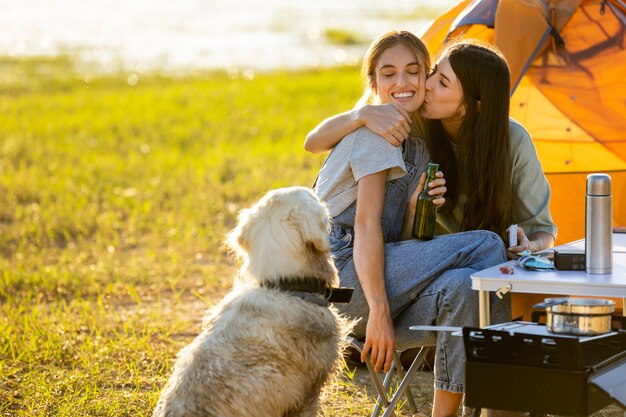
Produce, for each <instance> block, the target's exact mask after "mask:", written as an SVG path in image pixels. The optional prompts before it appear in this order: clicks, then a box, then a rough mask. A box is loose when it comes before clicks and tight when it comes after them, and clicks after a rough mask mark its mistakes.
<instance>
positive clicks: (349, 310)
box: [335, 231, 511, 392]
mask: <svg viewBox="0 0 626 417" xmlns="http://www.w3.org/2000/svg"><path fill="white" fill-rule="evenodd" d="M344 241H347V239H344ZM345 249H348V250H345ZM345 249H344V250H341V251H339V252H336V253H335V264H336V265H337V268H338V269H339V277H340V281H341V285H342V286H345V287H354V288H355V292H354V295H353V297H352V302H351V303H350V304H342V305H337V307H338V308H339V309H340V311H341V312H342V313H344V314H346V315H347V316H349V317H353V318H361V321H360V322H359V323H358V324H357V326H356V327H355V328H354V334H355V336H356V337H357V338H363V337H365V328H366V324H367V317H368V314H369V307H368V305H367V301H366V300H365V296H364V295H363V291H362V289H361V285H360V283H359V279H358V277H357V274H356V271H355V268H354V262H353V259H352V248H351V247H346V248H345ZM505 260H506V254H505V251H504V244H503V243H502V240H501V239H500V238H499V237H498V236H497V235H496V234H495V233H492V232H487V231H472V232H463V233H457V234H451V235H444V236H437V237H435V238H434V239H433V240H430V241H418V240H407V241H400V242H393V243H387V244H385V287H386V290H387V298H388V300H389V307H390V309H391V316H392V319H393V322H394V329H395V336H396V346H397V348H398V349H399V350H405V349H408V348H411V347H416V346H423V345H435V344H436V354H435V355H436V356H435V358H436V361H435V388H437V389H442V390H446V391H452V392H463V379H464V378H463V377H464V364H465V351H464V348H463V338H462V337H459V336H452V335H451V334H450V333H449V332H440V333H439V334H438V335H437V334H436V333H435V332H422V331H420V332H418V331H413V330H410V329H409V326H413V325H418V324H425V325H430V324H435V325H438V326H462V327H478V326H479V323H478V292H476V291H474V290H472V289H471V279H470V275H471V274H472V273H474V272H476V271H480V270H482V269H485V268H488V267H490V266H493V265H495V264H498V263H500V262H504V261H505ZM493 301H494V302H493V303H492V304H493V305H492V310H491V311H492V317H491V320H492V323H494V324H495V323H500V322H506V321H509V320H510V315H511V312H510V303H509V302H508V299H506V300H502V301H500V300H497V299H495V298H494V300H493ZM498 301H499V302H498Z"/></svg>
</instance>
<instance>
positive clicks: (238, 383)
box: [153, 187, 351, 417]
mask: <svg viewBox="0 0 626 417" xmlns="http://www.w3.org/2000/svg"><path fill="white" fill-rule="evenodd" d="M328 227H329V218H328V210H327V209H326V207H325V206H324V205H323V204H322V203H321V202H320V201H319V200H318V198H317V197H316V196H315V194H313V193H312V192H311V190H310V189H308V188H304V187H290V188H282V189H277V190H274V191H270V192H269V193H267V194H266V195H265V196H264V197H263V198H262V199H261V200H260V201H259V202H258V203H257V204H255V205H254V206H253V207H251V208H250V209H246V210H244V211H242V212H241V214H240V216H239V224H238V225H237V227H236V228H235V229H234V230H233V231H232V232H231V234H230V236H229V239H228V243H229V244H230V246H231V247H232V248H233V249H234V250H235V251H236V252H237V254H238V255H239V256H240V257H241V258H242V260H243V265H242V268H241V270H240V272H239V276H238V277H237V279H236V282H235V286H234V288H233V291H231V292H230V293H229V294H228V295H227V296H226V297H225V298H224V299H223V300H222V301H221V302H220V303H219V304H218V305H217V306H215V307H214V308H213V309H212V310H211V311H209V313H208V314H207V316H206V317H205V319H204V325H203V327H204V329H203V331H202V333H201V334H200V335H199V336H198V337H197V338H196V339H195V340H194V341H193V342H192V343H191V344H190V345H188V346H187V347H185V348H184V349H183V350H181V352H180V353H179V355H178V360H177V361H176V364H175V366H174V371H173V374H172V376H171V378H170V380H169V382H168V383H167V385H166V386H165V388H164V389H163V392H162V393H161V397H160V398H159V401H158V403H157V405H156V408H155V410H154V414H153V417H179V416H186V417H192V416H203V417H207V416H215V417H218V416H219V417H236V416H245V417H253V416H259V417H272V416H276V417H286V416H307V417H308V416H310V417H314V416H317V414H318V409H319V394H320V390H321V388H322V386H323V385H324V383H325V382H326V381H327V380H329V378H330V377H331V376H332V375H334V373H335V372H336V371H337V370H338V369H339V365H340V358H341V349H342V347H343V340H344V338H345V336H346V335H347V333H348V332H349V330H350V326H351V324H350V323H348V322H347V321H346V320H345V319H344V318H343V317H341V316H339V315H338V314H337V313H336V311H335V310H334V308H333V307H324V306H321V305H317V304H314V303H312V302H308V301H304V300H302V299H300V298H297V297H295V296H293V295H291V294H289V293H287V292H284V291H281V290H276V289H269V288H263V287H261V285H262V284H263V283H277V282H278V281H279V279H283V280H285V279H297V278H298V277H303V276H307V277H314V278H318V279H321V280H323V281H324V282H325V283H326V286H328V287H330V286H336V285H337V284H338V278H337V270H336V269H335V266H334V264H333V262H332V259H331V258H330V255H329V246H328Z"/></svg>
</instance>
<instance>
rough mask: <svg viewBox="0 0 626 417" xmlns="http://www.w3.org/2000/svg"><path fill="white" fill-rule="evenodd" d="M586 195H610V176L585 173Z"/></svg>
mask: <svg viewBox="0 0 626 417" xmlns="http://www.w3.org/2000/svg"><path fill="white" fill-rule="evenodd" d="M587 195H611V176H610V175H608V174H589V175H587Z"/></svg>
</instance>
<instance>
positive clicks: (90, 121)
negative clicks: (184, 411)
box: [0, 57, 359, 416]
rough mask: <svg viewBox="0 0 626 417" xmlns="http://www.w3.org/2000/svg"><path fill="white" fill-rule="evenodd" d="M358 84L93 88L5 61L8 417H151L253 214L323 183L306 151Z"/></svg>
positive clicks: (2, 160) (61, 71)
mask: <svg viewBox="0 0 626 417" xmlns="http://www.w3.org/2000/svg"><path fill="white" fill-rule="evenodd" d="M357 73H358V71H357V69H355V68H344V69H337V70H328V71H326V70H325V71H323V72H316V71H302V72H291V73H289V72H285V73H272V74H256V75H254V76H253V75H252V74H251V73H242V74H234V73H230V74H226V73H203V74H193V75H188V76H184V77H164V76H159V75H156V74H155V75H145V76H144V75H140V76H138V77H137V76H134V75H132V74H119V75H116V76H106V77H86V76H84V75H82V74H80V73H78V72H77V71H75V69H74V66H73V64H72V61H71V60H70V59H68V58H64V57H59V58H54V59H45V58H40V59H27V60H16V59H10V58H3V59H1V60H0V74H1V75H0V109H1V111H0V253H1V254H2V256H1V258H0V271H1V274H0V415H11V416H52V415H54V416H80V415H99V416H146V415H149V414H150V413H151V410H152V407H153V405H154V402H155V401H156V399H157V396H158V392H159V389H160V388H161V387H162V385H163V383H164V382H165V380H166V378H167V376H168V373H169V370H170V366H171V365H172V360H173V357H174V355H175V353H176V352H177V351H178V350H179V349H180V348H181V347H182V346H183V345H184V344H186V343H188V342H189V341H190V340H191V339H192V338H193V337H194V336H195V334H196V333H197V332H198V331H199V325H200V320H201V318H202V315H203V313H204V311H205V310H206V309H207V308H209V307H210V306H211V305H213V304H214V303H215V302H216V301H217V300H218V299H219V298H220V297H221V296H222V295H223V294H224V293H225V292H226V291H227V290H228V288H229V287H230V284H231V276H232V273H233V271H234V269H235V268H236V265H235V263H234V260H233V259H232V258H231V257H230V256H229V254H228V253H227V251H226V250H225V249H224V247H223V246H222V241H223V238H224V234H225V233H226V232H227V231H228V230H229V229H230V228H231V227H232V226H233V224H234V222H235V219H236V214H237V212H238V210H240V209H241V208H243V207H245V206H247V205H249V204H250V203H251V202H253V201H255V200H256V199H258V198H259V197H260V196H261V195H263V194H264V193H265V192H266V191H267V190H269V189H271V188H275V187H280V186H288V185H293V184H300V185H309V184H311V183H312V181H313V179H314V177H315V172H316V170H317V168H318V166H319V164H320V163H321V159H320V158H318V157H313V156H311V155H308V154H306V153H305V152H304V150H303V149H302V142H303V140H304V136H305V134H306V132H307V131H308V130H309V129H310V128H311V127H313V126H314V125H315V124H316V122H317V121H319V120H320V119H321V118H322V117H325V116H327V115H329V114H331V113H333V112H336V111H338V110H340V109H344V108H347V107H348V106H351V105H352V103H353V102H354V101H355V100H356V98H357V97H358V94H359V81H358V76H357ZM338 389H339V391H337V390H335V391H333V392H329V393H328V394H327V395H329V396H331V397H332V396H336V395H340V394H341V393H342V392H347V391H349V388H338ZM346 390H347V391H346ZM341 395H343V394H341ZM350 395H352V394H350ZM330 402H331V403H332V402H335V401H334V400H333V401H330ZM332 408H333V406H331V407H330V408H329V411H328V412H327V415H341V414H336V413H335V412H334V411H332V410H331V409H332Z"/></svg>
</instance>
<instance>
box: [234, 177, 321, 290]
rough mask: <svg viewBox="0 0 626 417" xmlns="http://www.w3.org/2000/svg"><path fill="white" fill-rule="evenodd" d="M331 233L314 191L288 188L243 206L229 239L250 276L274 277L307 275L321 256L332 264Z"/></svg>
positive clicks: (262, 278) (268, 279)
mask: <svg viewBox="0 0 626 417" xmlns="http://www.w3.org/2000/svg"><path fill="white" fill-rule="evenodd" d="M328 231H329V215H328V209H327V208H326V206H325V205H324V204H323V203H322V202H321V201H320V200H319V199H318V198H317V196H316V195H315V194H314V193H313V192H312V191H311V189H309V188H306V187H288V188H279V189H276V190H272V191H270V192H268V193H267V194H266V195H265V196H264V197H263V198H261V199H260V200H259V201H258V202H257V203H256V204H255V205H254V206H252V207H250V208H249V209H245V210H243V211H242V212H241V213H240V214H239V223H238V225H237V227H236V228H235V229H234V230H233V231H232V232H231V233H230V235H229V237H228V240H227V242H228V244H229V245H230V247H231V248H233V249H234V250H235V251H236V253H237V254H238V255H239V256H240V257H241V258H242V259H243V260H244V265H243V269H244V272H245V273H246V274H247V275H252V276H253V277H254V278H256V279H261V280H264V281H271V280H274V279H278V278H281V277H283V278H284V277H290V276H294V275H298V274H300V275H301V274H303V273H307V272H309V271H308V270H309V269H311V268H315V266H314V265H312V264H315V263H319V262H320V260H319V259H320V257H322V258H323V262H324V263H326V264H327V263H328V260H329V256H328V252H329V245H328Z"/></svg>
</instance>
